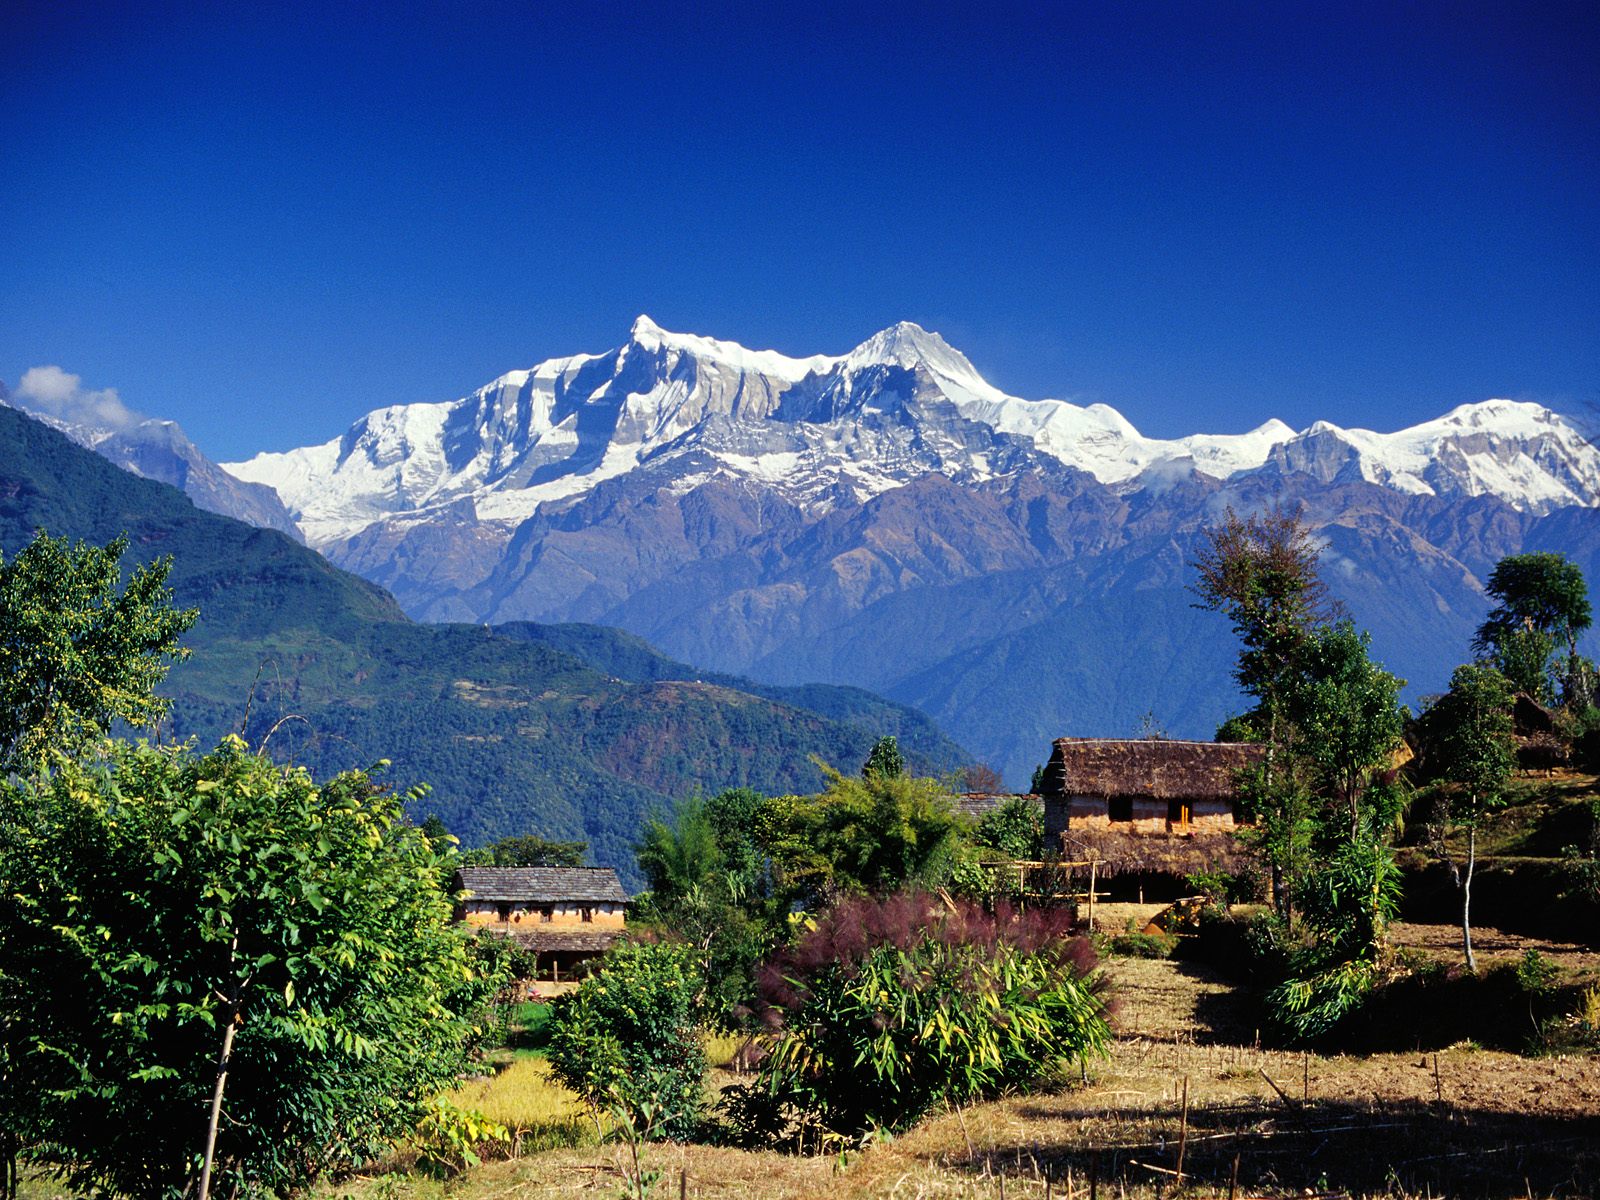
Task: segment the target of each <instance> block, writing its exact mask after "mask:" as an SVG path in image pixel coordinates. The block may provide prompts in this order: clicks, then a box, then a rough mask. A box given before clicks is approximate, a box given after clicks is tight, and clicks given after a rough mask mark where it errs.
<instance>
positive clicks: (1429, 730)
mask: <svg viewBox="0 0 1600 1200" xmlns="http://www.w3.org/2000/svg"><path fill="white" fill-rule="evenodd" d="M1511 688H1512V685H1511V683H1510V681H1509V680H1507V679H1506V677H1505V676H1504V675H1502V674H1500V672H1498V671H1496V670H1494V669H1493V668H1492V667H1484V666H1462V667H1457V668H1456V671H1455V674H1454V675H1452V676H1451V678H1450V690H1449V691H1448V692H1446V693H1445V694H1444V695H1443V696H1441V697H1439V699H1438V700H1437V701H1435V702H1434V704H1433V705H1432V706H1431V707H1430V708H1429V709H1428V711H1427V712H1426V713H1424V714H1423V719H1422V731H1423V736H1424V738H1425V739H1426V741H1427V744H1428V750H1429V752H1430V757H1432V758H1433V759H1435V760H1436V762H1435V769H1436V770H1437V772H1438V774H1439V775H1440V776H1441V777H1442V778H1444V779H1446V780H1449V781H1450V782H1452V783H1454V784H1456V785H1457V790H1456V791H1455V793H1454V795H1453V796H1452V798H1451V804H1450V810H1451V813H1452V815H1453V816H1454V818H1455V820H1456V822H1457V823H1459V824H1475V823H1476V822H1477V821H1478V819H1479V818H1480V817H1481V816H1482V814H1483V812H1484V811H1485V810H1486V809H1488V808H1492V807H1494V806H1496V805H1498V804H1500V803H1502V802H1503V801H1504V798H1505V787H1506V784H1507V783H1508V782H1509V781H1510V779H1511V774H1512V772H1513V771H1514V770H1516V766H1517V754H1516V741H1515V739H1514V738H1513V736H1512V734H1513V725H1512V718H1511V706H1512V699H1513V697H1512V692H1511Z"/></svg>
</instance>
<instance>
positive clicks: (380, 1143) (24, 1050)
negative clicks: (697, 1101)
mask: <svg viewBox="0 0 1600 1200" xmlns="http://www.w3.org/2000/svg"><path fill="white" fill-rule="evenodd" d="M4 802H5V810H4V814H3V818H0V943H3V944H4V945H5V947H6V953H5V956H4V959H3V960H0V1035H3V1041H4V1045H3V1049H0V1053H3V1055H4V1056H5V1057H4V1061H5V1066H6V1070H5V1072H4V1086H5V1087H6V1088H7V1089H9V1093H10V1094H9V1095H7V1096H6V1097H5V1098H4V1099H5V1101H6V1102H5V1103H4V1104H0V1110H3V1111H4V1114H5V1116H4V1118H3V1119H4V1120H5V1121H6V1122H8V1123H9V1132H11V1133H12V1134H14V1135H16V1136H18V1137H20V1139H21V1140H22V1142H23V1143H24V1144H25V1145H28V1146H29V1147H30V1153H31V1154H32V1155H33V1156H35V1157H36V1158H37V1159H38V1160H39V1161H41V1162H45V1163H49V1164H53V1165H54V1166H55V1167H57V1168H58V1169H59V1170H60V1171H61V1172H62V1173H63V1174H64V1175H65V1177H66V1178H67V1180H68V1182H69V1183H70V1185H71V1186H72V1187H73V1188H75V1189H82V1190H83V1191H87V1192H103V1193H107V1194H112V1195H122V1196H130V1197H158V1196H160V1197H165V1196H175V1195H177V1194H179V1193H181V1192H184V1191H185V1190H186V1188H189V1187H192V1185H193V1183H194V1180H195V1176H196V1171H197V1167H198V1159H199V1154H200V1151H201V1149H202V1146H203V1139H204V1133H205V1128H206V1117H207V1112H208V1109H209V1105H210V1098H211V1093H212V1088H213V1083H214V1081H215V1079H216V1075H217V1062H218V1057H219V1054H220V1053H221V1051H222V1048H223V1046H224V1044H225V1033H226V1031H227V1030H228V1029H229V1027H230V1026H231V1027H232V1029H233V1030H234V1031H236V1037H235V1039H234V1040H233V1043H232V1051H231V1057H230V1058H229V1061H228V1071H227V1076H226V1080H227V1083H226V1091H225V1094H224V1112H225V1116H226V1119H225V1120H224V1121H223V1122H222V1125H221V1129H220V1132H219V1135H218V1140H217V1148H216V1153H217V1157H216V1168H215V1172H214V1181H215V1184H216V1187H217V1189H218V1191H219V1192H226V1191H233V1190H238V1191H240V1192H242V1193H244V1194H249V1195H258V1194H263V1193H267V1194H281V1193H286V1192H290V1191H294V1190H298V1189H300V1188H303V1187H305V1186H307V1185H309V1184H310V1183H311V1182H312V1181H313V1180H315V1179H316V1178H317V1176H318V1175H319V1174H321V1173H322V1172H323V1171H326V1170H328V1169H330V1168H332V1167H335V1166H339V1165H342V1164H354V1163H360V1162H363V1161H367V1160H370V1159H372V1158H374V1157H377V1156H378V1155H380V1154H382V1153H384V1152H385V1151H387V1149H388V1148H389V1146H390V1144H391V1143H392V1140H393V1139H394V1138H396V1137H397V1136H400V1135H402V1134H404V1133H407V1132H409V1131H410V1130H411V1129H412V1128H414V1127H415V1125H416V1123H417V1121H418V1119H419V1118H420V1117H421V1116H423V1115H424V1114H425V1113H426V1112H427V1111H428V1108H427V1106H428V1104H429V1103H430V1101H431V1100H432V1099H433V1097H434V1096H436V1095H437V1094H438V1093H439V1092H440V1091H441V1090H442V1089H444V1088H445V1087H447V1086H448V1084H449V1083H450V1081H451V1080H452V1079H453V1078H454V1076H455V1075H456V1073H457V1072H458V1071H459V1070H460V1068H461V1067H462V1066H463V1063H464V1061H465V1058H464V1056H465V1053H466V1050H467V1047H468V1045H469V1043H470V1039H471V1038H472V1036H473V1032H474V1030H473V1018H472V1014H474V1013H476V1012H477V1011H479V1010H480V1008H481V1006H482V1005H483V1003H484V1002H485V1001H486V1000H487V998H488V996H489V995H490V994H492V992H493V991H494V990H495V989H496V987H497V986H498V982H499V981H498V980H495V979H491V978H484V977H482V976H480V975H477V974H475V973H474V972H473V971H472V970H471V968H470V966H469V960H468V958H467V951H466V947H465V943H464V939H463V937H462V934H461V933H460V931H459V930H458V929H457V927H456V926H455V925H454V924H453V922H452V919H451V906H450V902H449V900H448V898H447V897H445V896H444V895H443V894H441V892H440V891H439V889H438V886H437V879H438V875H439V872H440V869H441V867H442V866H443V865H444V860H443V859H442V858H441V856H440V855H439V854H437V853H435V851H434V849H433V847H432V846H431V845H430V844H429V842H428V841H427V839H426V838H425V837H424V836H423V835H422V834H421V832H420V831H418V830H417V829H415V828H414V827H412V826H410V825H409V824H407V823H406V822H405V821H404V820H403V818H402V815H401V811H400V803H399V801H398V800H397V799H396V798H395V797H393V796H390V795H387V794H385V793H383V792H381V791H380V790H378V789H377V788H376V787H375V786H374V785H373V783H372V782H371V780H370V779H369V778H368V777H367V776H365V775H362V774H350V775H345V776H341V777H339V778H337V779H334V780H332V781H330V782H329V783H327V784H325V785H322V786H318V785H316V784H315V783H313V782H312V780H311V778H310V776H309V775H307V774H306V772H304V771H303V770H296V769H290V770H285V769H282V768H279V767H276V766H274V765H273V764H272V763H270V762H269V761H267V760H266V759H264V758H261V757H259V756H257V755H254V754H251V753H249V752H248V751H247V750H246V749H245V747H244V746H243V744H242V743H241V742H239V741H238V740H237V739H230V740H229V741H227V742H226V743H225V744H224V745H222V746H221V747H220V748H218V749H217V750H216V751H214V752H212V753H210V754H207V755H204V756H197V755H195V754H194V753H193V752H191V751H189V750H186V749H151V748H148V747H144V746H140V747H129V746H126V745H120V744H119V745H113V746H111V747H109V748H108V749H107V750H106V752H105V757H104V759H103V760H101V761H96V762H91V763H88V764H84V765H80V764H77V763H72V762H67V763H63V764H62V765H61V766H59V767H58V769H57V770H56V771H55V772H54V773H53V774H52V775H51V776H49V777H48V778H46V779H44V780H42V781H39V782H37V783H33V784H30V785H27V786H25V787H23V788H22V789H20V790H14V791H12V792H10V793H9V794H7V795H6V797H5V801H4Z"/></svg>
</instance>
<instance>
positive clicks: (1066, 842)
mask: <svg viewBox="0 0 1600 1200" xmlns="http://www.w3.org/2000/svg"><path fill="white" fill-rule="evenodd" d="M1062 854H1063V855H1064V856H1065V857H1066V858H1069V859H1084V858H1095V859H1098V860H1099V863H1100V866H1099V871H1100V874H1101V875H1102V876H1103V877H1105V878H1108V879H1109V878H1111V877H1113V876H1116V875H1125V874H1146V875H1150V874H1157V873H1160V874H1166V875H1180V876H1181V875H1194V874H1197V873H1198V872H1200V871H1229V872H1232V873H1235V874H1237V873H1238V872H1239V871H1242V870H1243V869H1244V868H1245V867H1246V866H1247V865H1248V864H1249V863H1250V862H1251V861H1252V859H1251V856H1250V852H1249V851H1248V850H1247V849H1246V848H1245V847H1244V845H1243V844H1242V843H1241V842H1240V841H1239V839H1238V838H1236V837H1234V836H1233V835H1232V834H1231V833H1227V832H1225V831H1221V830H1217V831H1214V832H1213V831H1205V832H1201V831H1194V832H1190V833H1183V834H1180V833H1134V832H1132V831H1131V830H1128V829H1119V828H1116V827H1114V826H1113V827H1111V828H1105V827H1103V826H1102V827H1091V828H1088V829H1077V828H1074V829H1071V830H1068V831H1067V833H1066V835H1065V837H1064V838H1063V845H1062Z"/></svg>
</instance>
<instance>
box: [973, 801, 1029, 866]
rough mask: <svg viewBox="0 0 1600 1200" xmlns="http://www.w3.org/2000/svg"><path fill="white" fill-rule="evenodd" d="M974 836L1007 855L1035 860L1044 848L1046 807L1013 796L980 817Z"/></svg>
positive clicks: (1012, 857) (1026, 860)
mask: <svg viewBox="0 0 1600 1200" xmlns="http://www.w3.org/2000/svg"><path fill="white" fill-rule="evenodd" d="M972 840H973V842H974V843H976V844H977V845H978V846H981V847H983V848H985V849H988V850H991V851H993V852H994V853H996V854H999V855H1002V856H1004V857H1005V858H1009V859H1014V860H1019V861H1022V862H1034V861H1036V860H1038V858H1039V857H1040V855H1042V854H1043V852H1044V808H1043V807H1042V806H1041V805H1039V804H1037V803H1035V802H1034V801H1032V800H1030V799H1028V798H1027V797H1026V796H1013V797H1012V798H1011V799H1009V800H1007V801H1005V803H1003V804H1001V805H1000V807H999V808H996V809H994V810H992V811H990V812H986V813H984V814H983V816H982V817H980V818H979V819H978V826H977V828H976V829H974V830H973V833H972Z"/></svg>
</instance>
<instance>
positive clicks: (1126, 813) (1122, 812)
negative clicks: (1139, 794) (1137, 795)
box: [1106, 796, 1133, 821]
mask: <svg viewBox="0 0 1600 1200" xmlns="http://www.w3.org/2000/svg"><path fill="white" fill-rule="evenodd" d="M1106 815H1107V816H1108V817H1110V818H1111V819H1112V820H1113V821H1131V820H1133V797H1132V796H1112V797H1111V799H1110V800H1108V801H1106Z"/></svg>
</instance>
